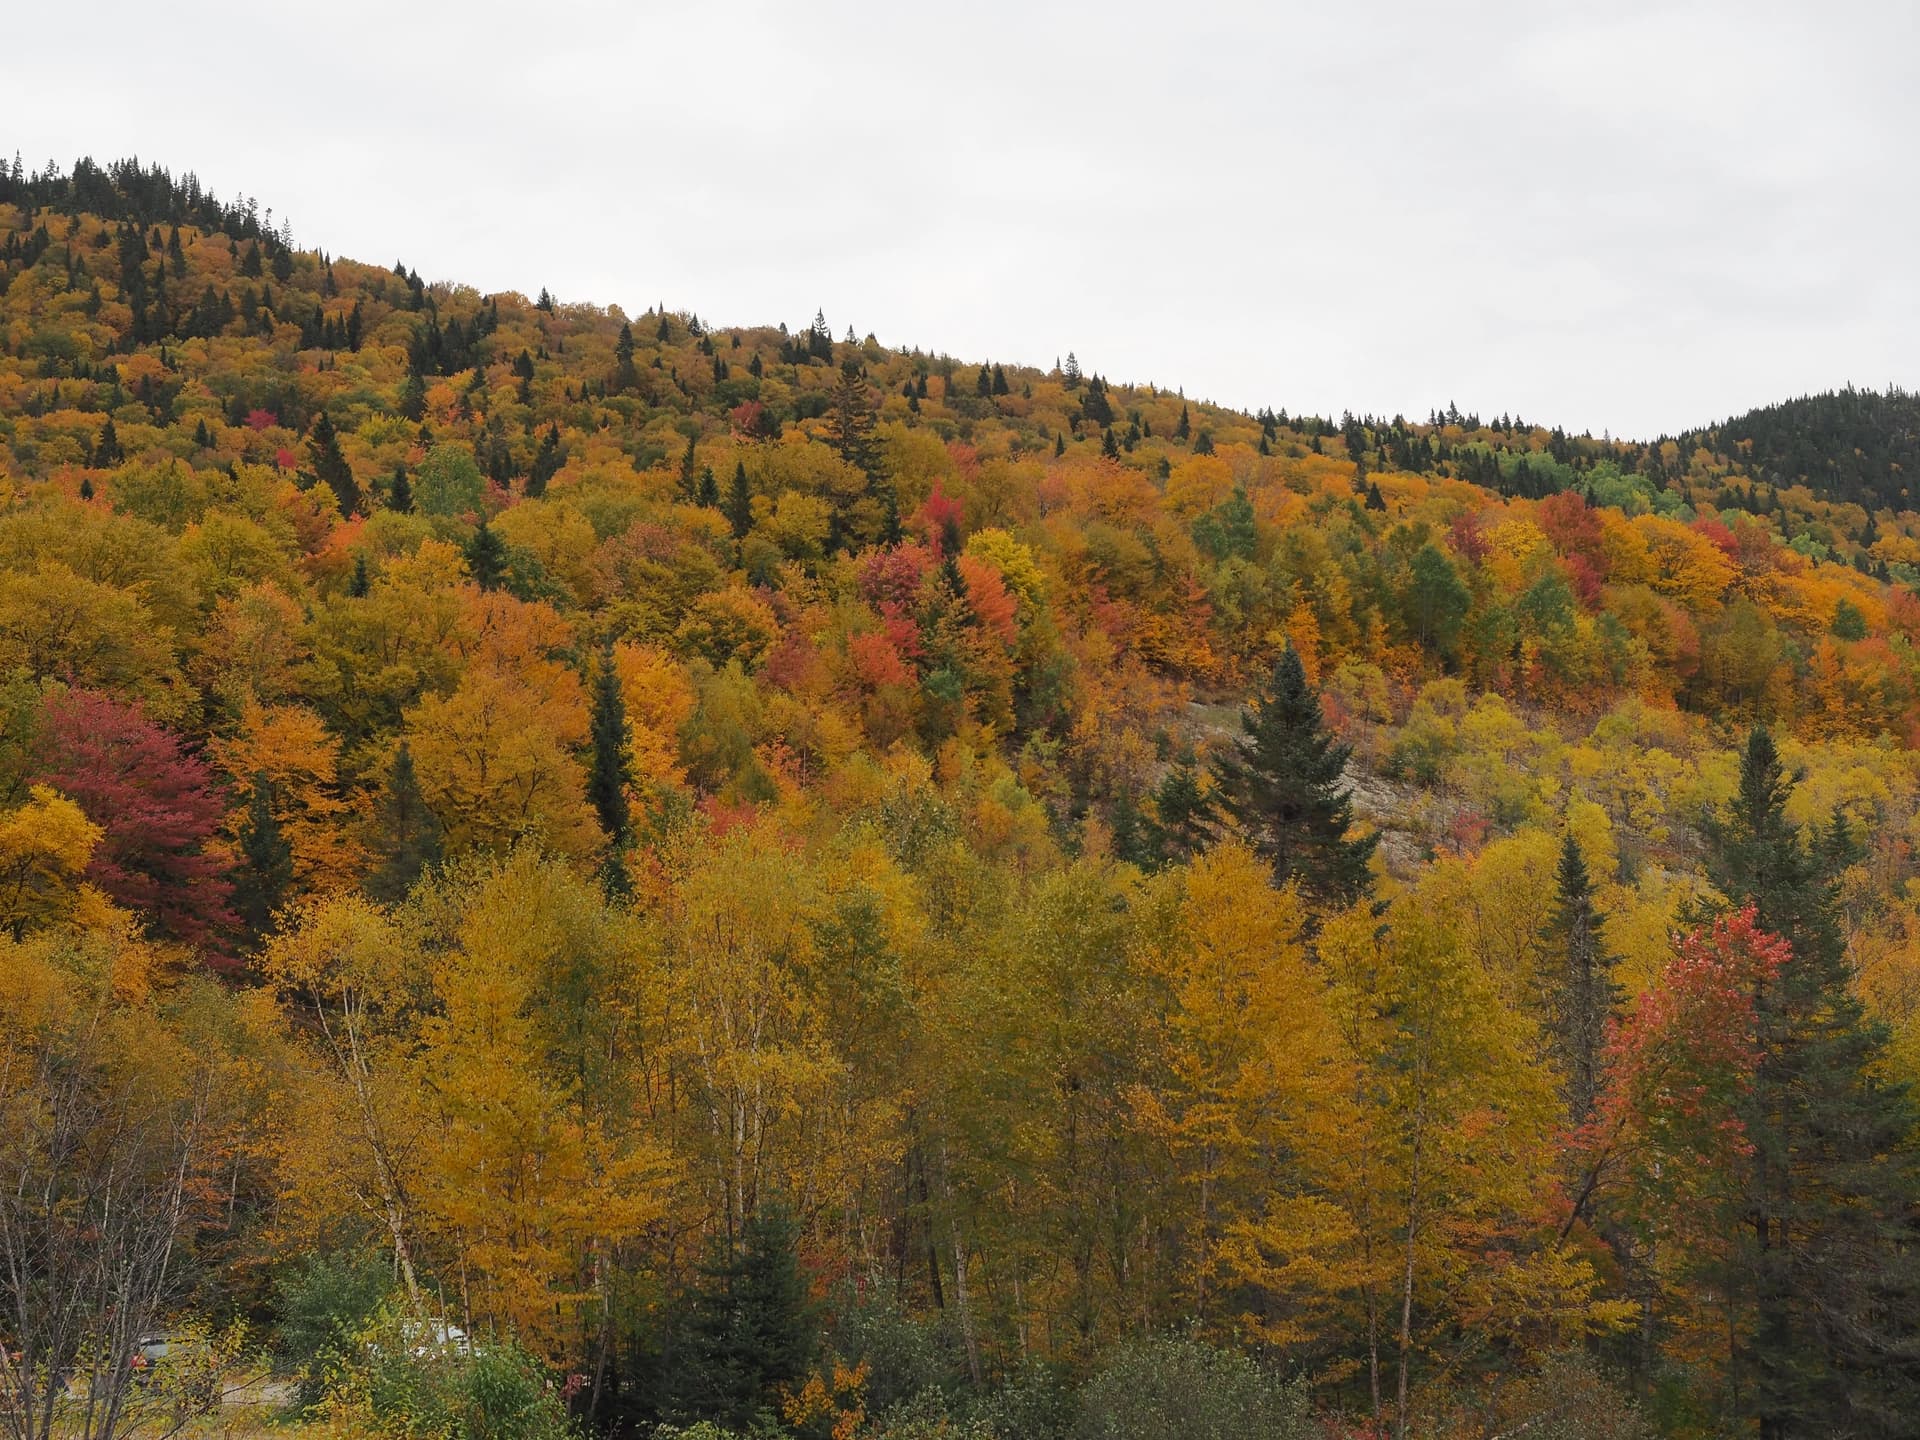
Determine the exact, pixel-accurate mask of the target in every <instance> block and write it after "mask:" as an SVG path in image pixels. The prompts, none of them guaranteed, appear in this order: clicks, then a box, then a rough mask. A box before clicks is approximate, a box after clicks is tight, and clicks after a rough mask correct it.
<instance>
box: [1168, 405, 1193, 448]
mask: <svg viewBox="0 0 1920 1440" xmlns="http://www.w3.org/2000/svg"><path fill="white" fill-rule="evenodd" d="M1192 433H1193V422H1192V421H1191V420H1190V419H1188V418H1187V407H1186V406H1185V405H1182V406H1181V407H1180V419H1179V422H1178V423H1177V424H1175V425H1174V427H1173V438H1174V439H1176V440H1184V439H1186V438H1187V437H1188V436H1189V435H1191V434H1192Z"/></svg>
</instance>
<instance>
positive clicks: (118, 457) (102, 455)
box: [93, 415, 127, 470]
mask: <svg viewBox="0 0 1920 1440" xmlns="http://www.w3.org/2000/svg"><path fill="white" fill-rule="evenodd" d="M126 458H127V453H126V451H124V450H122V449H121V448H120V432H119V431H117V430H115V429H114V428H113V417H112V416H111V415H109V416H108V417H107V423H106V424H104V425H102V426H101V427H100V439H99V440H98V441H97V442H96V443H95V444H94V447H93V463H94V467H95V468H96V469H100V470H106V469H109V468H110V467H112V466H115V465H118V464H119V463H120V462H121V461H122V460H125V459H126Z"/></svg>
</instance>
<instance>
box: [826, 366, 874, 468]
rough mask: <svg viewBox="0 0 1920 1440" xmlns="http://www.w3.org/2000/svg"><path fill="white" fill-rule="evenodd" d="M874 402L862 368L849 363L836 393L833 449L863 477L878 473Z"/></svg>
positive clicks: (836, 386) (841, 373)
mask: <svg viewBox="0 0 1920 1440" xmlns="http://www.w3.org/2000/svg"><path fill="white" fill-rule="evenodd" d="M873 426H874V415H873V401H872V399H871V398H870V397H869V396H868V394H867V382H866V381H865V380H863V379H862V378H861V376H860V367H859V365H857V364H856V363H855V362H854V361H852V360H849V361H847V362H846V363H845V364H844V365H842V366H841V367H840V381H839V383H838V384H837V385H835V386H834V389H833V430H832V443H833V448H834V449H835V450H837V451H839V452H840V458H841V459H842V460H844V461H846V462H847V463H848V464H849V465H851V466H853V467H854V468H855V469H856V470H858V471H860V473H861V474H863V475H867V476H871V475H872V474H873V471H874V464H875V459H874V446H873Z"/></svg>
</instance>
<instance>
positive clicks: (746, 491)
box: [727, 460, 753, 540]
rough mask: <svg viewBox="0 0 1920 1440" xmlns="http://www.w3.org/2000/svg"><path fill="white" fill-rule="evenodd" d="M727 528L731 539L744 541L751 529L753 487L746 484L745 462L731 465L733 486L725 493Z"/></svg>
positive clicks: (738, 461) (736, 462)
mask: <svg viewBox="0 0 1920 1440" xmlns="http://www.w3.org/2000/svg"><path fill="white" fill-rule="evenodd" d="M727 527H728V528H729V529H730V530H732V531H733V538H734V539H736V540H744V539H746V538H747V532H748V531H749V530H751V529H752V528H753V487H752V486H751V485H749V484H748V483H747V462H746V461H744V460H736V461H734V464H733V486H732V488H731V489H730V490H729V491H728V492H727Z"/></svg>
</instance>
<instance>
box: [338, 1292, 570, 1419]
mask: <svg viewBox="0 0 1920 1440" xmlns="http://www.w3.org/2000/svg"><path fill="white" fill-rule="evenodd" d="M421 1337H422V1326H421V1325H420V1324H419V1323H417V1322H408V1321H406V1320H403V1319H400V1318H397V1317H395V1316H393V1315H390V1314H389V1315H383V1316H381V1317H379V1319H377V1320H376V1322H375V1323H374V1324H373V1325H372V1326H371V1327H369V1328H368V1329H367V1330H366V1331H365V1332H363V1335H362V1337H361V1338H362V1346H361V1348H360V1351H359V1354H358V1356H357V1357H356V1358H355V1360H354V1361H353V1362H352V1363H350V1364H349V1365H347V1366H345V1367H343V1368H342V1369H341V1370H340V1371H338V1372H336V1374H335V1375H334V1376H333V1377H332V1382H331V1384H330V1387H329V1395H328V1401H329V1403H330V1404H331V1405H332V1406H333V1407H334V1408H335V1409H336V1410H337V1411H339V1412H341V1413H342V1414H344V1415H346V1416H347V1417H349V1418H351V1419H352V1420H355V1421H357V1422H358V1423H360V1424H362V1425H364V1426H365V1427H366V1428H368V1429H370V1430H372V1431H373V1432H375V1433H376V1434H379V1435H383V1436H388V1437H392V1440H572V1437H573V1436H574V1427H573V1422H572V1420H571V1419H570V1417H569V1416H568V1414H567V1409H566V1404H565V1402H564V1401H563V1400H562V1399H561V1395H560V1391H559V1389H558V1388H557V1387H556V1386H555V1385H554V1384H553V1382H552V1380H551V1379H550V1378H549V1377H548V1375H547V1373H546V1371H545V1369H544V1368H543V1367H542V1366H541V1365H540V1363H539V1362H538V1361H536V1360H535V1359H533V1357H532V1356H530V1355H528V1354H527V1353H526V1352H525V1351H523V1350H521V1349H520V1348H519V1347H518V1346H516V1345H513V1344H511V1343H509V1344H499V1345H492V1344H490V1345H484V1346H480V1347H478V1348H476V1349H474V1350H472V1351H471V1352H465V1353H463V1350H462V1348H461V1347H460V1346H456V1345H451V1344H433V1343H431V1342H428V1343H426V1344H423V1343H422V1338H421Z"/></svg>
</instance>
